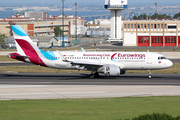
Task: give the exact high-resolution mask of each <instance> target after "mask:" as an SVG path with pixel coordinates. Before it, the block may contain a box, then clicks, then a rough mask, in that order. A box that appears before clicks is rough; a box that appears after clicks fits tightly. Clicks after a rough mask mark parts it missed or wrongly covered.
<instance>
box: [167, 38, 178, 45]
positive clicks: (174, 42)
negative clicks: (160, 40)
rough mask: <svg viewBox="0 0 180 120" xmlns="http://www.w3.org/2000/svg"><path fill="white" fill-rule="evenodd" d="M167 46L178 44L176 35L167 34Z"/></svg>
mask: <svg viewBox="0 0 180 120" xmlns="http://www.w3.org/2000/svg"><path fill="white" fill-rule="evenodd" d="M165 46H176V36H165Z"/></svg>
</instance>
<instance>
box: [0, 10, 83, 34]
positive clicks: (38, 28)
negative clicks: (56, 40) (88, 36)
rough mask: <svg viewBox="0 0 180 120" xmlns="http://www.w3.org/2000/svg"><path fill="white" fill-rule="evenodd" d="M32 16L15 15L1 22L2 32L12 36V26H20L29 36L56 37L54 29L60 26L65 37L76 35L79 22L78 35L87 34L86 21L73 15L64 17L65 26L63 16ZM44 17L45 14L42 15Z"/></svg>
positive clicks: (0, 30) (0, 29)
mask: <svg viewBox="0 0 180 120" xmlns="http://www.w3.org/2000/svg"><path fill="white" fill-rule="evenodd" d="M31 15H33V14H32V13H31V14H30V15H29V16H24V15H13V16H12V17H7V18H6V19H1V20H0V32H1V33H2V34H3V33H4V34H5V35H6V36H12V30H11V27H10V25H20V26H21V27H22V28H23V30H24V31H25V32H26V33H27V34H28V35H29V36H54V28H55V27H56V26H59V27H60V28H61V29H62V30H63V26H64V35H74V34H75V28H76V27H75V25H76V22H75V21H76V20H77V35H78V34H85V30H84V29H85V28H84V19H83V18H80V17H76V18H75V17H74V16H73V15H66V16H64V25H63V20H62V15H61V16H50V17H48V18H47V17H45V18H32V17H31ZM42 15H43V16H44V14H42Z"/></svg>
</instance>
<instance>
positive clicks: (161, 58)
mask: <svg viewBox="0 0 180 120" xmlns="http://www.w3.org/2000/svg"><path fill="white" fill-rule="evenodd" d="M163 59H166V57H158V60H163Z"/></svg>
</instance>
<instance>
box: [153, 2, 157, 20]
mask: <svg viewBox="0 0 180 120" xmlns="http://www.w3.org/2000/svg"><path fill="white" fill-rule="evenodd" d="M154 5H155V6H156V16H155V18H156V19H158V15H157V5H158V3H157V2H156V3H154Z"/></svg>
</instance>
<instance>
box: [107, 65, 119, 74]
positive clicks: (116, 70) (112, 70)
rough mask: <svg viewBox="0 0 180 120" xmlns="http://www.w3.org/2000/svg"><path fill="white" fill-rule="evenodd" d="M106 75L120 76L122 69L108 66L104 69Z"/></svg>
mask: <svg viewBox="0 0 180 120" xmlns="http://www.w3.org/2000/svg"><path fill="white" fill-rule="evenodd" d="M104 74H105V75H106V76H120V74H121V69H120V67H117V66H106V67H104Z"/></svg>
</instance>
